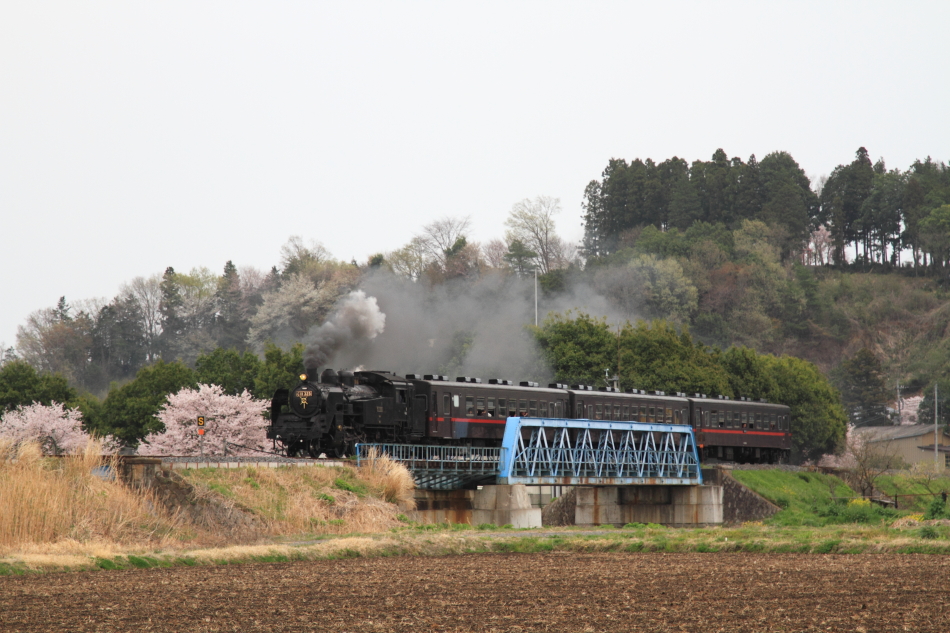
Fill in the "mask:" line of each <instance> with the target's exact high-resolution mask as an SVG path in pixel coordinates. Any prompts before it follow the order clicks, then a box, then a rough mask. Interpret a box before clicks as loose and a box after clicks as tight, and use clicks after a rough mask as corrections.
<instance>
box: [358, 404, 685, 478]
mask: <svg viewBox="0 0 950 633" xmlns="http://www.w3.org/2000/svg"><path fill="white" fill-rule="evenodd" d="M356 448H357V459H358V461H362V460H365V459H367V458H368V457H369V456H370V454H371V452H373V451H375V452H377V453H383V454H386V455H389V456H390V457H391V458H392V459H394V460H396V461H398V462H401V463H403V464H405V465H406V467H407V468H408V469H409V470H410V471H411V472H412V474H413V477H414V478H415V480H416V485H417V486H418V487H419V488H422V489H427V490H456V489H460V488H468V487H472V486H476V485H488V484H529V485H567V486H574V485H583V486H623V485H665V486H669V485H684V486H688V485H699V484H702V471H701V469H700V464H699V454H698V452H697V449H696V439H695V436H694V435H693V429H692V427H690V426H688V425H679V424H647V423H642V422H605V421H600V420H563V419H552V418H508V421H507V423H506V424H505V435H504V439H503V440H502V445H501V447H500V448H482V447H473V446H431V445H417V444H358V445H357V447H356Z"/></svg>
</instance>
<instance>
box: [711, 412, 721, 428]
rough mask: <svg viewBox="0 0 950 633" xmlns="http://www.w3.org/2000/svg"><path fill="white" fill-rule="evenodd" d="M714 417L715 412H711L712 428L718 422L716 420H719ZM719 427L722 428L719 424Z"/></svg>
mask: <svg viewBox="0 0 950 633" xmlns="http://www.w3.org/2000/svg"><path fill="white" fill-rule="evenodd" d="M716 416H717V414H716V412H715V411H713V412H712V422H713V424H712V425H713V426H716V420H718V419H719V418H718V417H716ZM719 426H722V425H721V424H720V425H719Z"/></svg>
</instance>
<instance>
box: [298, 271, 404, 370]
mask: <svg viewBox="0 0 950 633" xmlns="http://www.w3.org/2000/svg"><path fill="white" fill-rule="evenodd" d="M385 327H386V315H385V314H383V312H381V311H380V309H379V306H378V305H377V304H376V298H375V297H367V296H366V293H365V292H363V291H362V290H354V291H353V292H351V293H350V294H348V295H346V296H345V297H344V298H343V299H342V300H341V301H340V303H339V304H338V305H337V307H336V309H335V310H334V311H333V314H331V315H330V318H329V319H327V320H326V322H325V323H323V325H320V326H317V327H314V328H312V329H311V330H310V332H309V333H308V335H307V341H308V346H307V351H306V352H305V353H304V365H305V366H306V367H325V366H326V365H327V362H328V361H329V360H330V359H332V358H333V357H334V356H336V354H337V352H339V351H340V350H342V349H344V348H346V349H351V348H356V349H359V348H362V347H363V346H365V345H366V344H367V342H369V341H372V340H373V339H374V338H376V337H377V336H378V335H379V334H381V333H382V332H383V330H384V329H385Z"/></svg>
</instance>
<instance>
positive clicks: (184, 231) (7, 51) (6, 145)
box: [0, 0, 950, 345]
mask: <svg viewBox="0 0 950 633" xmlns="http://www.w3.org/2000/svg"><path fill="white" fill-rule="evenodd" d="M948 28H950V3H948V2H946V1H945V0H939V1H934V2H886V3H885V2H827V1H825V2H815V3H806V2H787V3H779V2H695V3H691V2H649V3H635V2H617V3H611V2H590V1H588V2H574V3H555V2H498V3H490V2H479V3H474V2H470V3H461V2H432V3H424V2H379V3H368V2H332V3H331V2H313V1H307V2H255V3H249V2H235V1H233V0H229V1H227V2H197V1H194V0H189V1H188V2H169V1H166V0H163V1H162V2H151V3H143V2H128V1H123V2H58V3H57V2H38V1H33V0H31V1H29V2H14V1H13V0H5V1H4V2H3V3H0V271H2V272H0V275H2V277H0V342H6V343H7V345H11V344H14V343H15V335H16V326H17V325H19V324H21V323H23V321H24V319H25V317H26V316H27V315H28V314H29V313H30V312H31V311H33V310H36V309H39V308H43V307H48V306H51V305H53V304H55V302H56V300H57V299H58V297H60V296H61V295H65V296H66V297H67V300H70V301H74V300H79V299H86V298H91V297H112V296H113V295H115V294H116V292H117V290H118V288H119V286H120V284H121V283H123V282H125V281H128V280H130V279H132V278H133V277H135V276H138V275H150V274H153V273H160V272H162V271H163V270H164V269H165V267H167V266H174V267H175V269H176V270H179V271H187V270H189V269H190V268H192V267H196V266H207V267H209V268H211V269H213V270H215V271H218V272H219V271H220V270H221V269H222V267H223V265H224V263H225V261H227V260H228V259H231V260H233V261H234V262H235V264H237V265H238V266H242V265H253V266H257V267H259V268H264V269H267V268H270V266H272V265H274V264H276V263H278V259H279V249H280V246H281V245H282V244H283V243H284V242H285V241H286V240H287V238H288V237H289V236H290V235H293V234H299V235H302V236H304V237H305V238H307V239H311V238H312V239H317V240H319V241H321V242H322V243H323V244H324V245H325V246H326V247H327V248H328V249H329V250H330V251H331V252H332V253H333V254H334V255H335V256H336V257H338V258H341V259H347V260H349V259H351V258H356V259H357V260H365V258H366V257H367V256H368V255H370V254H371V253H374V252H378V251H387V250H393V249H395V248H398V247H399V246H401V245H402V244H404V243H406V242H407V241H408V240H409V239H410V238H411V237H412V235H413V234H414V233H415V232H417V231H418V229H419V228H420V227H421V226H422V225H424V224H426V223H428V222H430V221H432V220H434V219H438V218H441V217H443V216H446V215H455V216H463V215H470V216H471V217H472V221H473V231H472V233H473V235H472V238H473V239H475V240H478V241H485V240H488V239H491V238H493V237H501V235H502V233H503V222H504V219H505V217H506V216H507V213H508V211H509V210H510V209H511V205H512V204H513V203H514V202H516V201H518V200H520V199H523V198H528V197H534V196H536V195H539V194H545V195H550V196H555V197H559V198H560V199H561V202H562V206H563V209H564V211H563V214H562V216H561V218H560V229H561V231H562V233H563V234H564V235H565V236H566V237H569V238H571V239H579V238H580V236H581V226H580V213H581V210H580V202H581V197H582V194H583V190H584V187H585V185H586V184H587V182H588V181H590V180H591V179H594V178H598V177H599V175H600V172H601V171H602V169H603V168H604V166H605V165H606V163H607V160H608V159H609V158H611V157H623V158H627V159H633V158H636V157H642V158H646V157H652V158H654V159H657V160H663V159H665V158H668V157H670V156H673V155H677V156H681V157H684V158H686V159H688V160H694V159H708V158H709V157H710V156H711V155H712V153H713V152H714V151H715V150H716V148H718V147H722V148H724V149H725V150H726V152H727V154H729V156H741V157H742V158H743V159H745V158H747V157H748V156H749V155H750V154H753V153H754V154H756V156H758V157H759V158H761V157H762V156H764V155H765V154H767V153H769V152H771V151H775V150H785V151H788V152H790V153H791V154H792V155H793V156H794V157H795V158H796V159H797V160H798V161H799V163H800V164H801V165H802V167H803V168H804V169H805V171H806V172H807V173H808V174H810V175H813V176H818V175H821V174H826V173H828V172H830V171H831V170H832V169H833V168H834V167H835V165H837V164H839V163H846V162H850V160H851V159H852V158H853V155H854V151H855V150H856V149H857V148H858V147H859V146H861V145H864V146H866V147H867V148H868V150H869V151H870V154H871V156H872V157H873V158H875V159H876V158H878V157H880V156H883V157H884V158H885V159H886V161H887V164H888V166H889V167H900V168H902V169H905V168H906V167H907V166H908V165H909V164H910V163H911V162H912V161H913V160H914V159H915V158H918V157H919V158H924V157H926V156H927V155H931V156H933V157H934V158H935V159H940V160H945V161H946V160H948V159H950V114H948V112H950V111H948V104H950V39H948V37H947V30H948Z"/></svg>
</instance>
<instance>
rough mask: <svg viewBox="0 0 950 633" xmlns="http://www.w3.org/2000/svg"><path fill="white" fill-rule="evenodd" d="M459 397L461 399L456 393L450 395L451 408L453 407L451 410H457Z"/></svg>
mask: <svg viewBox="0 0 950 633" xmlns="http://www.w3.org/2000/svg"><path fill="white" fill-rule="evenodd" d="M461 397H462V396H460V395H459V394H457V393H456V394H452V407H453V408H455V409H458V408H459V400H460V399H461Z"/></svg>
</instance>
